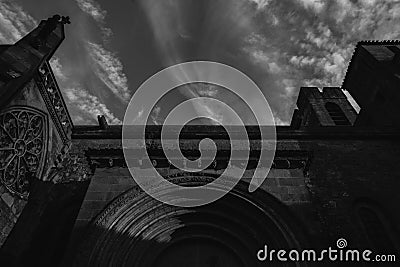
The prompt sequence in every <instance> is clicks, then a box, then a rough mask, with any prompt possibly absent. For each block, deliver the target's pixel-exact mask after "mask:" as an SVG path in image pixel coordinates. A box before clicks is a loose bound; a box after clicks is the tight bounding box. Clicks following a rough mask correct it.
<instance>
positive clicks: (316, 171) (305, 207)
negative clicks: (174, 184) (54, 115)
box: [75, 138, 400, 253]
mask: <svg viewBox="0 0 400 267" xmlns="http://www.w3.org/2000/svg"><path fill="white" fill-rule="evenodd" d="M75 142H76V141H75ZM85 142H86V141H85ZM102 142H103V143H105V142H106V141H105V140H102ZM285 149H286V150H304V151H312V154H313V157H312V160H311V164H310V166H309V168H308V169H307V170H303V169H272V170H271V172H270V173H269V176H268V179H266V180H265V182H264V183H263V185H262V186H261V188H260V189H259V190H265V191H267V192H268V193H270V194H271V195H273V196H274V197H276V198H277V199H278V200H280V201H281V202H282V203H284V204H285V205H287V206H288V207H289V208H290V210H291V211H292V213H293V216H295V217H298V218H300V220H301V221H302V223H303V225H304V227H305V229H306V230H305V231H306V232H307V234H308V235H309V236H310V237H311V239H312V240H313V242H315V244H316V245H318V246H321V247H327V246H333V245H334V244H335V242H336V240H337V239H339V238H346V239H347V240H348V242H349V244H351V246H352V247H361V248H365V247H366V246H367V247H368V246H373V243H374V242H376V241H374V240H373V239H374V237H373V236H372V237H371V236H368V234H367V233H366V230H365V229H364V228H365V227H364V226H363V225H362V222H361V221H360V218H358V217H357V212H356V207H357V205H359V203H363V202H365V203H375V204H374V207H382V209H380V210H379V211H377V212H378V213H379V214H380V215H379V216H380V217H382V216H384V219H383V220H384V222H383V224H384V225H386V226H385V229H384V230H383V231H387V234H388V235H390V236H391V237H392V238H393V240H394V241H393V242H392V243H393V246H397V245H398V240H399V234H398V233H399V229H398V225H400V215H399V213H398V212H395V211H398V208H397V206H396V205H397V203H400V196H399V195H398V194H397V188H399V186H400V180H399V179H398V177H400V169H399V168H398V166H397V164H398V159H399V158H400V144H399V142H398V141H395V140H383V139H379V138H378V139H376V138H372V139H371V138H369V139H365V140H361V139H360V140H355V139H352V138H350V139H339V140H338V139H335V138H333V139H329V140H326V139H313V140H281V141H279V143H278V150H285ZM164 171H165V172H166V173H167V174H170V175H172V174H174V173H176V172H178V171H176V170H164ZM212 172H213V173H214V174H215V173H217V172H218V171H210V173H212ZM245 177H247V178H244V179H245V180H246V179H247V180H248V179H250V178H248V177H251V171H246V174H245ZM133 186H135V183H134V181H133V179H132V178H131V176H130V173H129V171H128V169H127V168H121V167H114V168H101V169H97V170H96V172H95V175H94V176H93V178H92V181H91V183H90V186H89V189H88V191H87V194H86V196H85V200H84V202H83V205H82V207H81V210H80V212H79V215H78V219H77V221H76V225H75V230H77V229H79V236H83V235H82V233H84V231H85V230H84V229H85V227H86V226H87V225H88V224H89V223H90V221H91V220H93V218H95V216H96V215H98V214H99V213H100V212H101V211H102V210H103V209H104V208H105V207H106V206H107V205H108V203H110V202H111V201H112V200H113V199H115V198H116V197H117V196H119V195H120V194H122V193H123V192H125V191H127V190H129V189H130V188H132V187H133ZM378 209H379V208H378ZM382 214H383V215H382ZM363 227H364V228H363ZM75 233H76V232H75ZM389 252H391V253H394V252H395V251H388V253H389Z"/></svg>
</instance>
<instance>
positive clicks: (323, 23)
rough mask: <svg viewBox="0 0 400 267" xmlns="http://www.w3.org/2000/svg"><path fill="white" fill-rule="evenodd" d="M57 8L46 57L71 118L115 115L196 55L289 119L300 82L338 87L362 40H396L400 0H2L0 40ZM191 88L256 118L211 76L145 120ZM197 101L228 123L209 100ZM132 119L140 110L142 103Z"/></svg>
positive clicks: (153, 119)
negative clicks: (60, 20) (56, 37)
mask: <svg viewBox="0 0 400 267" xmlns="http://www.w3.org/2000/svg"><path fill="white" fill-rule="evenodd" d="M54 14H60V15H64V16H70V17H71V24H69V25H66V39H65V40H64V42H63V43H62V45H61V47H60V48H59V49H58V51H57V52H56V53H55V55H54V57H53V58H52V59H51V61H50V63H51V66H52V69H53V72H54V73H55V76H56V79H57V82H58V84H59V87H60V89H61V91H62V94H63V96H64V98H65V101H66V103H67V106H68V110H69V112H70V114H71V117H72V119H73V121H74V124H76V125H82V124H84V125H87V124H96V123H97V115H105V117H106V119H107V121H108V123H109V124H121V123H122V121H123V118H124V113H125V110H126V108H127V105H128V103H129V101H130V99H131V97H132V96H133V95H134V93H135V92H136V90H137V89H138V88H139V87H140V85H141V84H142V83H143V82H145V81H146V80H147V79H148V78H150V77H151V76H153V75H154V74H155V73H157V72H159V71H161V70H162V69H164V68H166V67H169V66H173V65H175V64H178V63H183V62H188V61H195V60H206V61H215V62H219V63H223V64H227V65H229V66H232V67H234V68H236V69H238V70H240V71H242V72H243V73H245V74H246V75H248V76H249V77H250V78H251V79H252V80H253V81H254V82H255V83H256V84H257V85H258V86H259V88H260V89H261V90H262V92H263V94H264V96H265V97H266V99H267V100H268V102H269V104H270V106H271V109H272V111H273V115H274V118H275V122H276V124H277V125H287V124H289V123H290V119H291V116H292V113H293V110H294V108H295V106H296V103H295V102H296V99H297V95H298V92H299V90H300V87H301V86H316V87H319V88H322V87H324V86H341V84H342V81H343V78H344V74H345V71H346V69H347V66H348V63H349V60H350V58H351V56H352V54H353V51H354V48H355V45H356V43H357V42H358V41H360V40H382V39H400V27H399V25H400V0H329V1H322V0H119V1H106V0H97V1H96V0H62V1H61V0H60V1H55V0H35V1H32V0H12V1H6V0H0V43H1V44H12V43H14V42H16V41H17V40H19V39H20V38H21V37H23V36H24V35H25V34H26V33H28V32H29V31H30V30H32V29H33V28H35V27H36V26H37V25H38V23H39V22H40V20H42V19H46V18H48V17H51V16H52V15H54ZM196 97H212V98H216V99H219V100H223V101H225V102H227V104H228V105H230V106H233V107H235V110H237V111H238V113H239V114H240V116H241V118H242V120H243V121H244V123H246V124H254V123H255V121H254V116H252V115H251V114H250V113H251V111H250V110H249V109H248V107H246V105H245V104H244V103H243V101H241V100H240V99H237V97H236V96H235V95H234V94H232V93H231V92H229V90H228V89H226V88H221V87H219V86H215V85H210V84H195V85H187V86H182V87H180V88H177V89H176V90H174V91H172V92H170V93H168V94H167V95H166V96H165V97H163V99H162V100H161V101H160V102H159V103H155V106H154V108H153V111H152V113H151V116H150V117H149V118H148V122H149V123H151V124H160V123H162V121H163V119H164V118H165V117H166V115H167V114H168V112H169V111H170V110H171V109H172V108H173V107H174V106H175V105H177V104H178V103H179V102H182V101H185V100H188V99H191V98H196ZM257 102H258V99H256V98H254V99H253V101H252V102H251V103H250V105H251V106H252V108H257ZM193 110H194V111H195V112H196V114H198V116H199V117H201V116H204V117H209V118H212V120H214V121H215V122H217V123H220V124H224V123H226V122H229V115H228V114H225V113H224V112H223V111H221V110H220V109H219V108H218V107H217V106H214V105H213V104H212V102H207V101H202V102H198V103H196V104H194V105H193ZM137 119H138V120H143V121H145V119H146V118H141V114H140V112H138V114H137ZM204 123H208V122H204Z"/></svg>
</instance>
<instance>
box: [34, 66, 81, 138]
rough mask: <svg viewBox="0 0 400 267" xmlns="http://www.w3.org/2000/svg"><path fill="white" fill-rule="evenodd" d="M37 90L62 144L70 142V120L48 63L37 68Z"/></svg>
mask: <svg viewBox="0 0 400 267" xmlns="http://www.w3.org/2000/svg"><path fill="white" fill-rule="evenodd" d="M38 85H39V89H40V91H41V93H42V96H43V99H44V101H45V102H46V105H47V107H48V110H49V113H50V115H51V116H52V118H53V120H54V124H55V125H56V127H57V128H58V130H59V132H60V134H61V136H62V138H63V141H64V143H67V142H68V141H69V140H70V137H71V133H72V127H73V125H72V120H71V118H70V116H69V113H68V110H67V106H66V105H65V103H64V100H63V97H62V95H61V92H60V89H59V88H58V85H57V82H56V80H55V78H54V75H53V73H52V71H51V68H50V67H49V64H48V62H44V63H43V65H42V66H41V67H40V68H39V82H38Z"/></svg>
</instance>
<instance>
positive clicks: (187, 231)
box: [76, 175, 307, 267]
mask: <svg viewBox="0 0 400 267" xmlns="http://www.w3.org/2000/svg"><path fill="white" fill-rule="evenodd" d="M170 179H171V180H172V182H174V183H178V184H180V185H182V186H200V185H203V184H205V183H209V182H210V181H211V180H213V179H215V177H210V176H198V175H197V176H182V177H173V178H170ZM302 230H303V229H301V227H300V224H299V222H298V221H297V219H296V218H295V216H294V215H293V214H292V213H291V212H290V211H289V210H288V208H287V207H286V206H285V205H283V204H282V203H281V202H279V201H278V200H277V199H275V198H274V197H273V196H271V195H269V194H268V193H266V192H265V191H263V190H257V191H255V192H254V193H251V194H250V193H249V192H248V184H247V183H244V182H240V183H239V184H238V185H237V186H236V187H235V188H234V189H233V190H232V191H231V192H230V193H228V194H227V195H226V196H224V197H223V198H221V199H220V200H218V201H216V202H214V203H211V204H208V205H205V206H200V207H196V208H182V207H175V206H169V205H166V204H163V203H161V202H158V201H157V200H155V199H153V198H151V197H150V196H148V195H146V194H145V193H143V192H142V191H141V190H140V189H139V188H136V187H135V188H133V189H131V190H129V191H127V192H126V193H124V194H122V195H121V196H120V197H118V198H117V199H115V200H114V201H113V202H112V203H111V204H110V205H109V206H108V207H107V208H106V209H105V210H104V211H103V212H102V213H101V214H100V215H99V216H98V217H97V218H96V219H95V220H94V221H93V223H92V226H91V228H90V229H89V233H88V236H87V238H85V240H86V242H85V244H84V246H83V247H82V248H81V249H80V251H81V254H80V255H79V256H78V259H77V261H76V262H77V265H78V266H156V267H157V266H191V267H195V266H232V267H234V266H265V264H267V263H266V262H260V261H258V259H257V252H258V251H259V250H260V249H262V248H264V245H268V247H269V248H270V249H282V248H285V249H300V248H301V247H304V246H307V244H306V243H307V242H306V237H305V236H306V235H305V234H304V233H303V232H302ZM274 264H276V266H282V262H273V264H272V266H275V265H274ZM291 264H292V265H291ZM291 264H289V263H288V265H287V266H305V264H304V263H296V264H294V263H291ZM269 266H270V265H269Z"/></svg>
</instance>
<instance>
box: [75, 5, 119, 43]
mask: <svg viewBox="0 0 400 267" xmlns="http://www.w3.org/2000/svg"><path fill="white" fill-rule="evenodd" d="M76 3H77V5H78V7H79V8H80V9H81V10H82V11H83V12H84V13H86V14H87V15H88V16H90V17H92V18H93V19H94V20H95V21H96V22H97V24H98V26H99V27H100V29H101V31H102V34H103V36H104V39H105V40H106V41H108V39H109V38H110V37H111V36H112V35H113V32H112V30H111V29H110V28H108V27H106V22H105V20H106V16H107V11H106V10H104V9H102V8H101V6H100V4H99V3H97V2H96V1H95V0H76Z"/></svg>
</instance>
